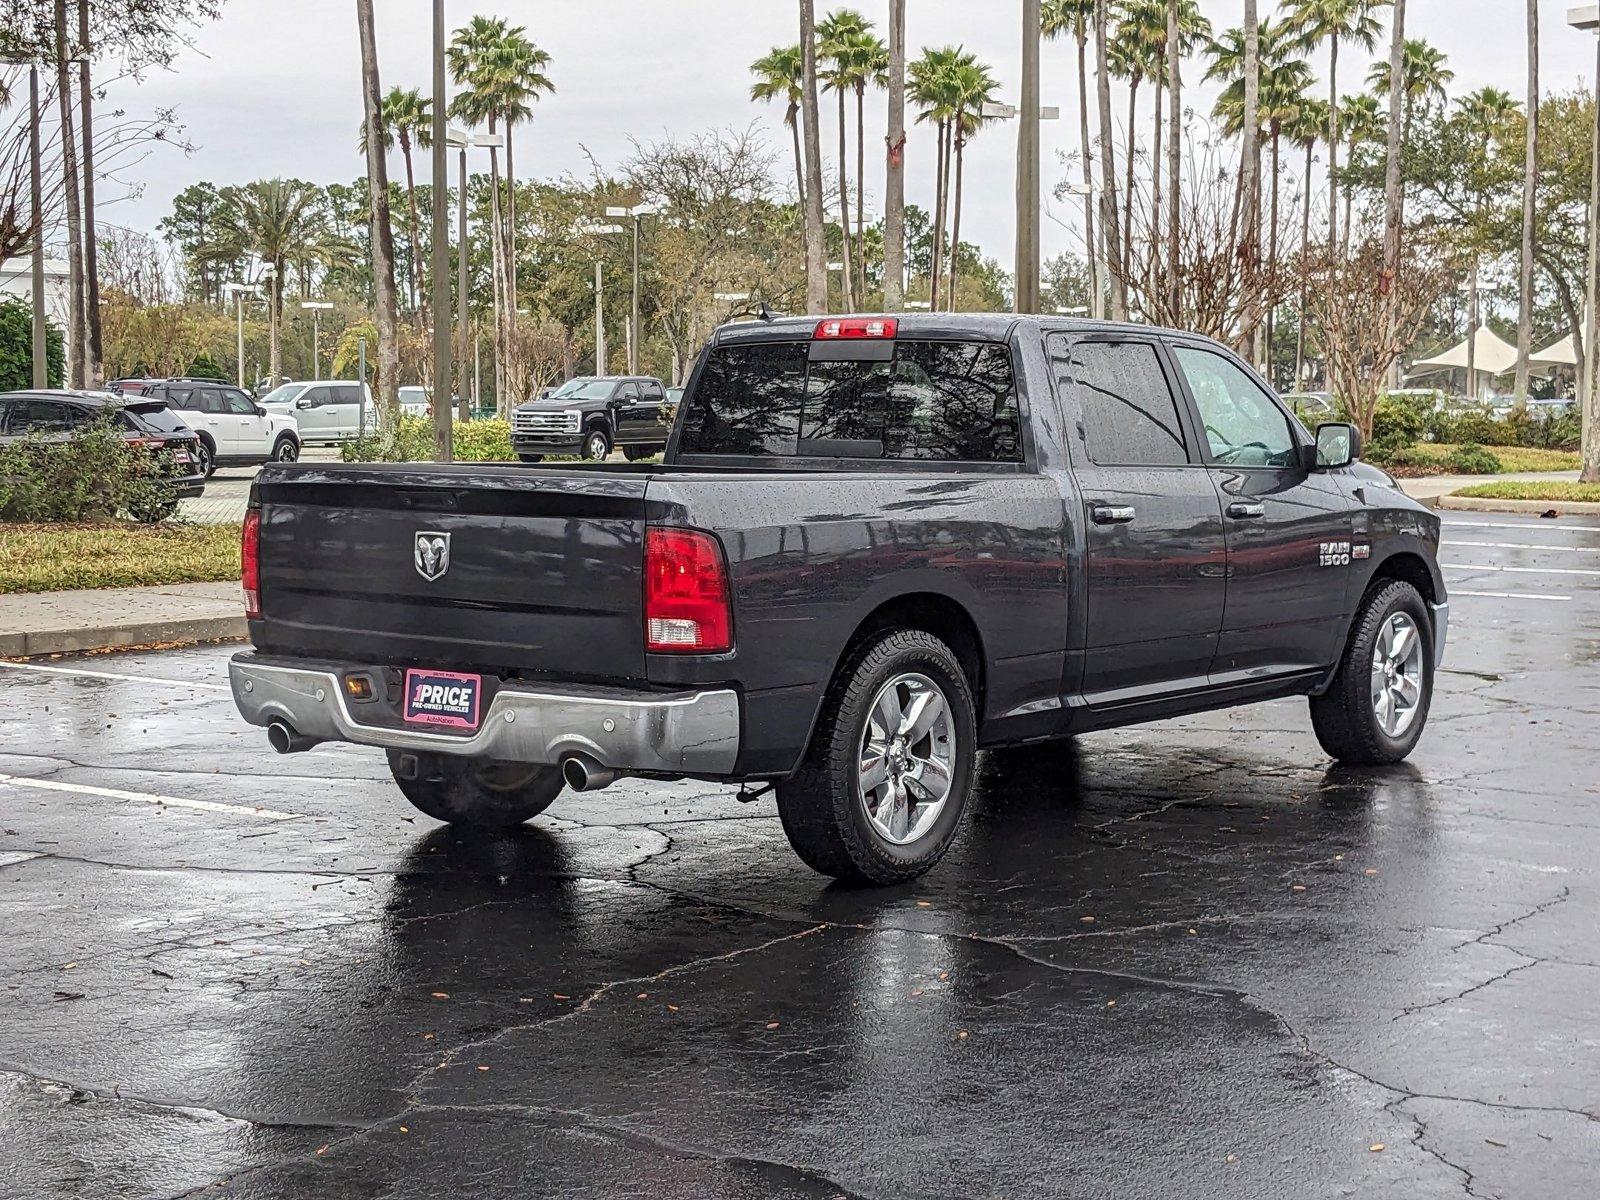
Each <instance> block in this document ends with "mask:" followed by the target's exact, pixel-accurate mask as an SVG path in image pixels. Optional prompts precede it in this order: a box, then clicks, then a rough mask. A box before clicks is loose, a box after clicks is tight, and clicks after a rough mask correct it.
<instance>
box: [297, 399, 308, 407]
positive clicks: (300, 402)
mask: <svg viewBox="0 0 1600 1200" xmlns="http://www.w3.org/2000/svg"><path fill="white" fill-rule="evenodd" d="M294 406H295V407H296V408H310V407H311V401H309V400H296V401H295V402H294Z"/></svg>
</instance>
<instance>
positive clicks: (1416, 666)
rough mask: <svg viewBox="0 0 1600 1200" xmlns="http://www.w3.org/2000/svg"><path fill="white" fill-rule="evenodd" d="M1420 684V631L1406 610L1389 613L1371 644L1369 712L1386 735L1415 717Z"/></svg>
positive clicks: (1398, 732)
mask: <svg viewBox="0 0 1600 1200" xmlns="http://www.w3.org/2000/svg"><path fill="white" fill-rule="evenodd" d="M1422 683H1423V680H1422V632H1421V631H1420V630H1419V629H1418V628H1417V623H1416V621H1414V620H1413V619H1412V618H1411V615H1410V614H1409V613H1403V612H1396V613H1390V614H1389V615H1388V616H1387V617H1386V618H1384V622H1383V625H1382V626H1381V627H1380V628H1379V630H1378V636H1377V639H1376V641H1374V642H1373V646H1372V715H1373V716H1374V717H1376V718H1377V721H1378V728H1380V729H1382V730H1383V732H1384V733H1386V734H1387V735H1388V736H1389V737H1391V738H1399V737H1402V736H1404V734H1405V732H1406V730H1408V729H1410V728H1411V725H1412V722H1414V721H1415V720H1416V719H1417V713H1418V712H1419V711H1420V710H1421V705H1422Z"/></svg>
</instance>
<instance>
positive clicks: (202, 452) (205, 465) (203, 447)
mask: <svg viewBox="0 0 1600 1200" xmlns="http://www.w3.org/2000/svg"><path fill="white" fill-rule="evenodd" d="M194 453H195V457H196V458H197V459H198V460H199V462H198V463H197V464H196V465H197V466H198V467H199V468H200V473H201V474H202V475H204V476H205V477H206V478H207V479H210V478H211V473H212V472H213V471H215V470H216V469H217V452H216V451H215V450H213V449H212V448H211V443H210V442H208V441H206V440H205V438H201V439H200V444H199V445H198V446H196V447H195V451H194Z"/></svg>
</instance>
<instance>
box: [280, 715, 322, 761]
mask: <svg viewBox="0 0 1600 1200" xmlns="http://www.w3.org/2000/svg"><path fill="white" fill-rule="evenodd" d="M267 741H268V743H270V744H271V746H272V748H273V749H274V750H276V751H277V752H278V753H279V754H299V753H300V752H301V751H302V750H309V749H311V748H312V747H313V746H320V745H321V744H322V739H321V738H314V737H307V736H306V735H305V734H303V733H296V732H295V730H294V726H293V725H290V724H289V722H287V721H285V720H284V719H283V718H282V717H274V718H273V719H272V720H270V721H268V722H267Z"/></svg>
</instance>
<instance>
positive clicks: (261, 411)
mask: <svg viewBox="0 0 1600 1200" xmlns="http://www.w3.org/2000/svg"><path fill="white" fill-rule="evenodd" d="M255 408H256V416H258V417H264V416H266V415H267V410H266V409H264V408H262V407H261V405H259V404H258V405H256V406H255Z"/></svg>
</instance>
